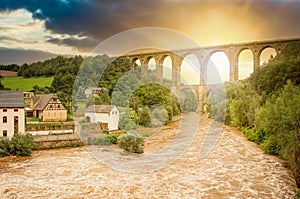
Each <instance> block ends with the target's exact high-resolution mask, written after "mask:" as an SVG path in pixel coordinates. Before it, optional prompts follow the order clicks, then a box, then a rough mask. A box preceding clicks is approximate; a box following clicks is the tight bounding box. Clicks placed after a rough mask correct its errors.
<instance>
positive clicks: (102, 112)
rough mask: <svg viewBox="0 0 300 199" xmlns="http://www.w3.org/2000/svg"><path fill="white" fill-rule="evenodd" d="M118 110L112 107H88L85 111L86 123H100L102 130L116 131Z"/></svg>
mask: <svg viewBox="0 0 300 199" xmlns="http://www.w3.org/2000/svg"><path fill="white" fill-rule="evenodd" d="M119 115H120V113H119V110H118V109H117V107H116V106H114V105H90V106H88V107H87V108H86V110H85V114H84V116H85V118H86V120H87V121H88V122H92V123H97V122H98V123H100V125H101V127H102V129H107V130H109V131H112V130H118V125H119Z"/></svg>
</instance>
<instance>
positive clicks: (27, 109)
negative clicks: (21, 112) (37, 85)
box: [23, 92, 34, 117]
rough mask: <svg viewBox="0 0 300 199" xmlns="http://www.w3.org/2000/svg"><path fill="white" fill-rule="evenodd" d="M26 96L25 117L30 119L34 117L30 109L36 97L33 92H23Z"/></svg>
mask: <svg viewBox="0 0 300 199" xmlns="http://www.w3.org/2000/svg"><path fill="white" fill-rule="evenodd" d="M23 95H24V106H25V115H26V116H28V117H33V109H32V108H30V106H31V104H32V98H33V96H34V93H33V92H23Z"/></svg>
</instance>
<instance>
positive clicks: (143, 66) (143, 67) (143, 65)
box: [139, 57, 148, 76]
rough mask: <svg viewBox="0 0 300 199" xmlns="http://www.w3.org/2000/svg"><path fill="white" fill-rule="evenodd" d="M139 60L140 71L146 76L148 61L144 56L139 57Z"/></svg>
mask: <svg viewBox="0 0 300 199" xmlns="http://www.w3.org/2000/svg"><path fill="white" fill-rule="evenodd" d="M139 60H140V61H141V72H142V75H143V76H144V75H146V76H148V62H147V60H146V57H140V58H139Z"/></svg>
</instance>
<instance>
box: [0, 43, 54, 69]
mask: <svg viewBox="0 0 300 199" xmlns="http://www.w3.org/2000/svg"><path fill="white" fill-rule="evenodd" d="M56 56H57V55H56V54H52V53H48V52H43V51H37V50H24V49H9V48H1V47H0V64H12V63H14V64H19V65H21V64H24V63H32V62H36V61H37V60H39V61H42V60H45V59H49V58H52V57H56Z"/></svg>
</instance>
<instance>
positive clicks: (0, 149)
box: [0, 139, 9, 157]
mask: <svg viewBox="0 0 300 199" xmlns="http://www.w3.org/2000/svg"><path fill="white" fill-rule="evenodd" d="M4 156H9V140H8V139H1V140H0V157H4Z"/></svg>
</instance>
